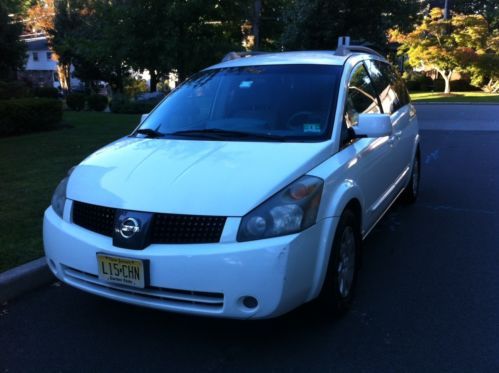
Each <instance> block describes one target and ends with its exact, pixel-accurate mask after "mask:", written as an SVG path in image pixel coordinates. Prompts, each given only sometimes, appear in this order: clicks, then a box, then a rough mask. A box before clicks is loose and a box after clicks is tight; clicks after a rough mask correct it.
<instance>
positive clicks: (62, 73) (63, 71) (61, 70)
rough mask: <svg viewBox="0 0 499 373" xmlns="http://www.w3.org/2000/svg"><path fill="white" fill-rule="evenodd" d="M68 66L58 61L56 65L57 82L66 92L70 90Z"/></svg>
mask: <svg viewBox="0 0 499 373" xmlns="http://www.w3.org/2000/svg"><path fill="white" fill-rule="evenodd" d="M69 70H70V68H69V67H68V65H67V64H63V63H59V64H58V65H57V75H58V76H59V84H60V85H61V89H62V91H63V92H64V93H65V94H67V93H68V92H69V91H70V90H71V76H70V75H69Z"/></svg>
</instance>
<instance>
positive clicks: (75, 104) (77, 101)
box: [66, 93, 85, 111]
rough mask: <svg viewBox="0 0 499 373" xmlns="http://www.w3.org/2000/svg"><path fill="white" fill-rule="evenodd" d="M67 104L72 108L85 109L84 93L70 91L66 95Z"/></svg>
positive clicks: (76, 109)
mask: <svg viewBox="0 0 499 373" xmlns="http://www.w3.org/2000/svg"><path fill="white" fill-rule="evenodd" d="M66 105H68V107H69V108H70V109H71V110H75V111H80V110H83V109H85V95H84V94H83V93H70V94H68V95H67V96H66Z"/></svg>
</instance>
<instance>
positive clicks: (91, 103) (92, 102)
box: [87, 94, 108, 111]
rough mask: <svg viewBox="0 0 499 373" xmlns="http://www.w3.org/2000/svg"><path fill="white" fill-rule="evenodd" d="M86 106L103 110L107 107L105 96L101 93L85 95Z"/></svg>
mask: <svg viewBox="0 0 499 373" xmlns="http://www.w3.org/2000/svg"><path fill="white" fill-rule="evenodd" d="M87 103H88V108H89V109H90V110H95V111H103V110H104V109H105V108H107V103H108V102H107V97H106V96H102V95H96V94H94V95H90V96H88V97H87Z"/></svg>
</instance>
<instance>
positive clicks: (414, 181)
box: [401, 150, 421, 203]
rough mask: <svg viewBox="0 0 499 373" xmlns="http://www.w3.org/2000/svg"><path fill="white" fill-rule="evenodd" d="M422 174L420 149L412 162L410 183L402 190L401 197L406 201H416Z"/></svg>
mask: <svg viewBox="0 0 499 373" xmlns="http://www.w3.org/2000/svg"><path fill="white" fill-rule="evenodd" d="M420 174H421V161H420V157H419V150H418V151H417V153H416V155H415V156H414V162H413V164H412V172H411V179H410V180H409V184H408V185H407V187H406V188H405V190H404V191H403V192H402V195H401V198H402V201H403V202H405V203H414V202H416V199H417V198H418V194H419V178H420Z"/></svg>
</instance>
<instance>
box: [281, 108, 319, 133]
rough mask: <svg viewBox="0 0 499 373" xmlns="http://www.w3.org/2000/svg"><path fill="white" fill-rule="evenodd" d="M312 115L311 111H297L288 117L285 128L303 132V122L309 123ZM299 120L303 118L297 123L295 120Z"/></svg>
mask: <svg viewBox="0 0 499 373" xmlns="http://www.w3.org/2000/svg"><path fill="white" fill-rule="evenodd" d="M314 115H315V114H314V113H313V112H312V111H298V112H296V113H294V114H293V115H291V116H290V117H289V119H288V120H287V122H286V128H287V129H290V130H303V123H304V122H305V120H308V121H310V118H311V117H313V116H314ZM299 118H303V120H301V121H298V120H297V119H299ZM295 122H296V123H295Z"/></svg>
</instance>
